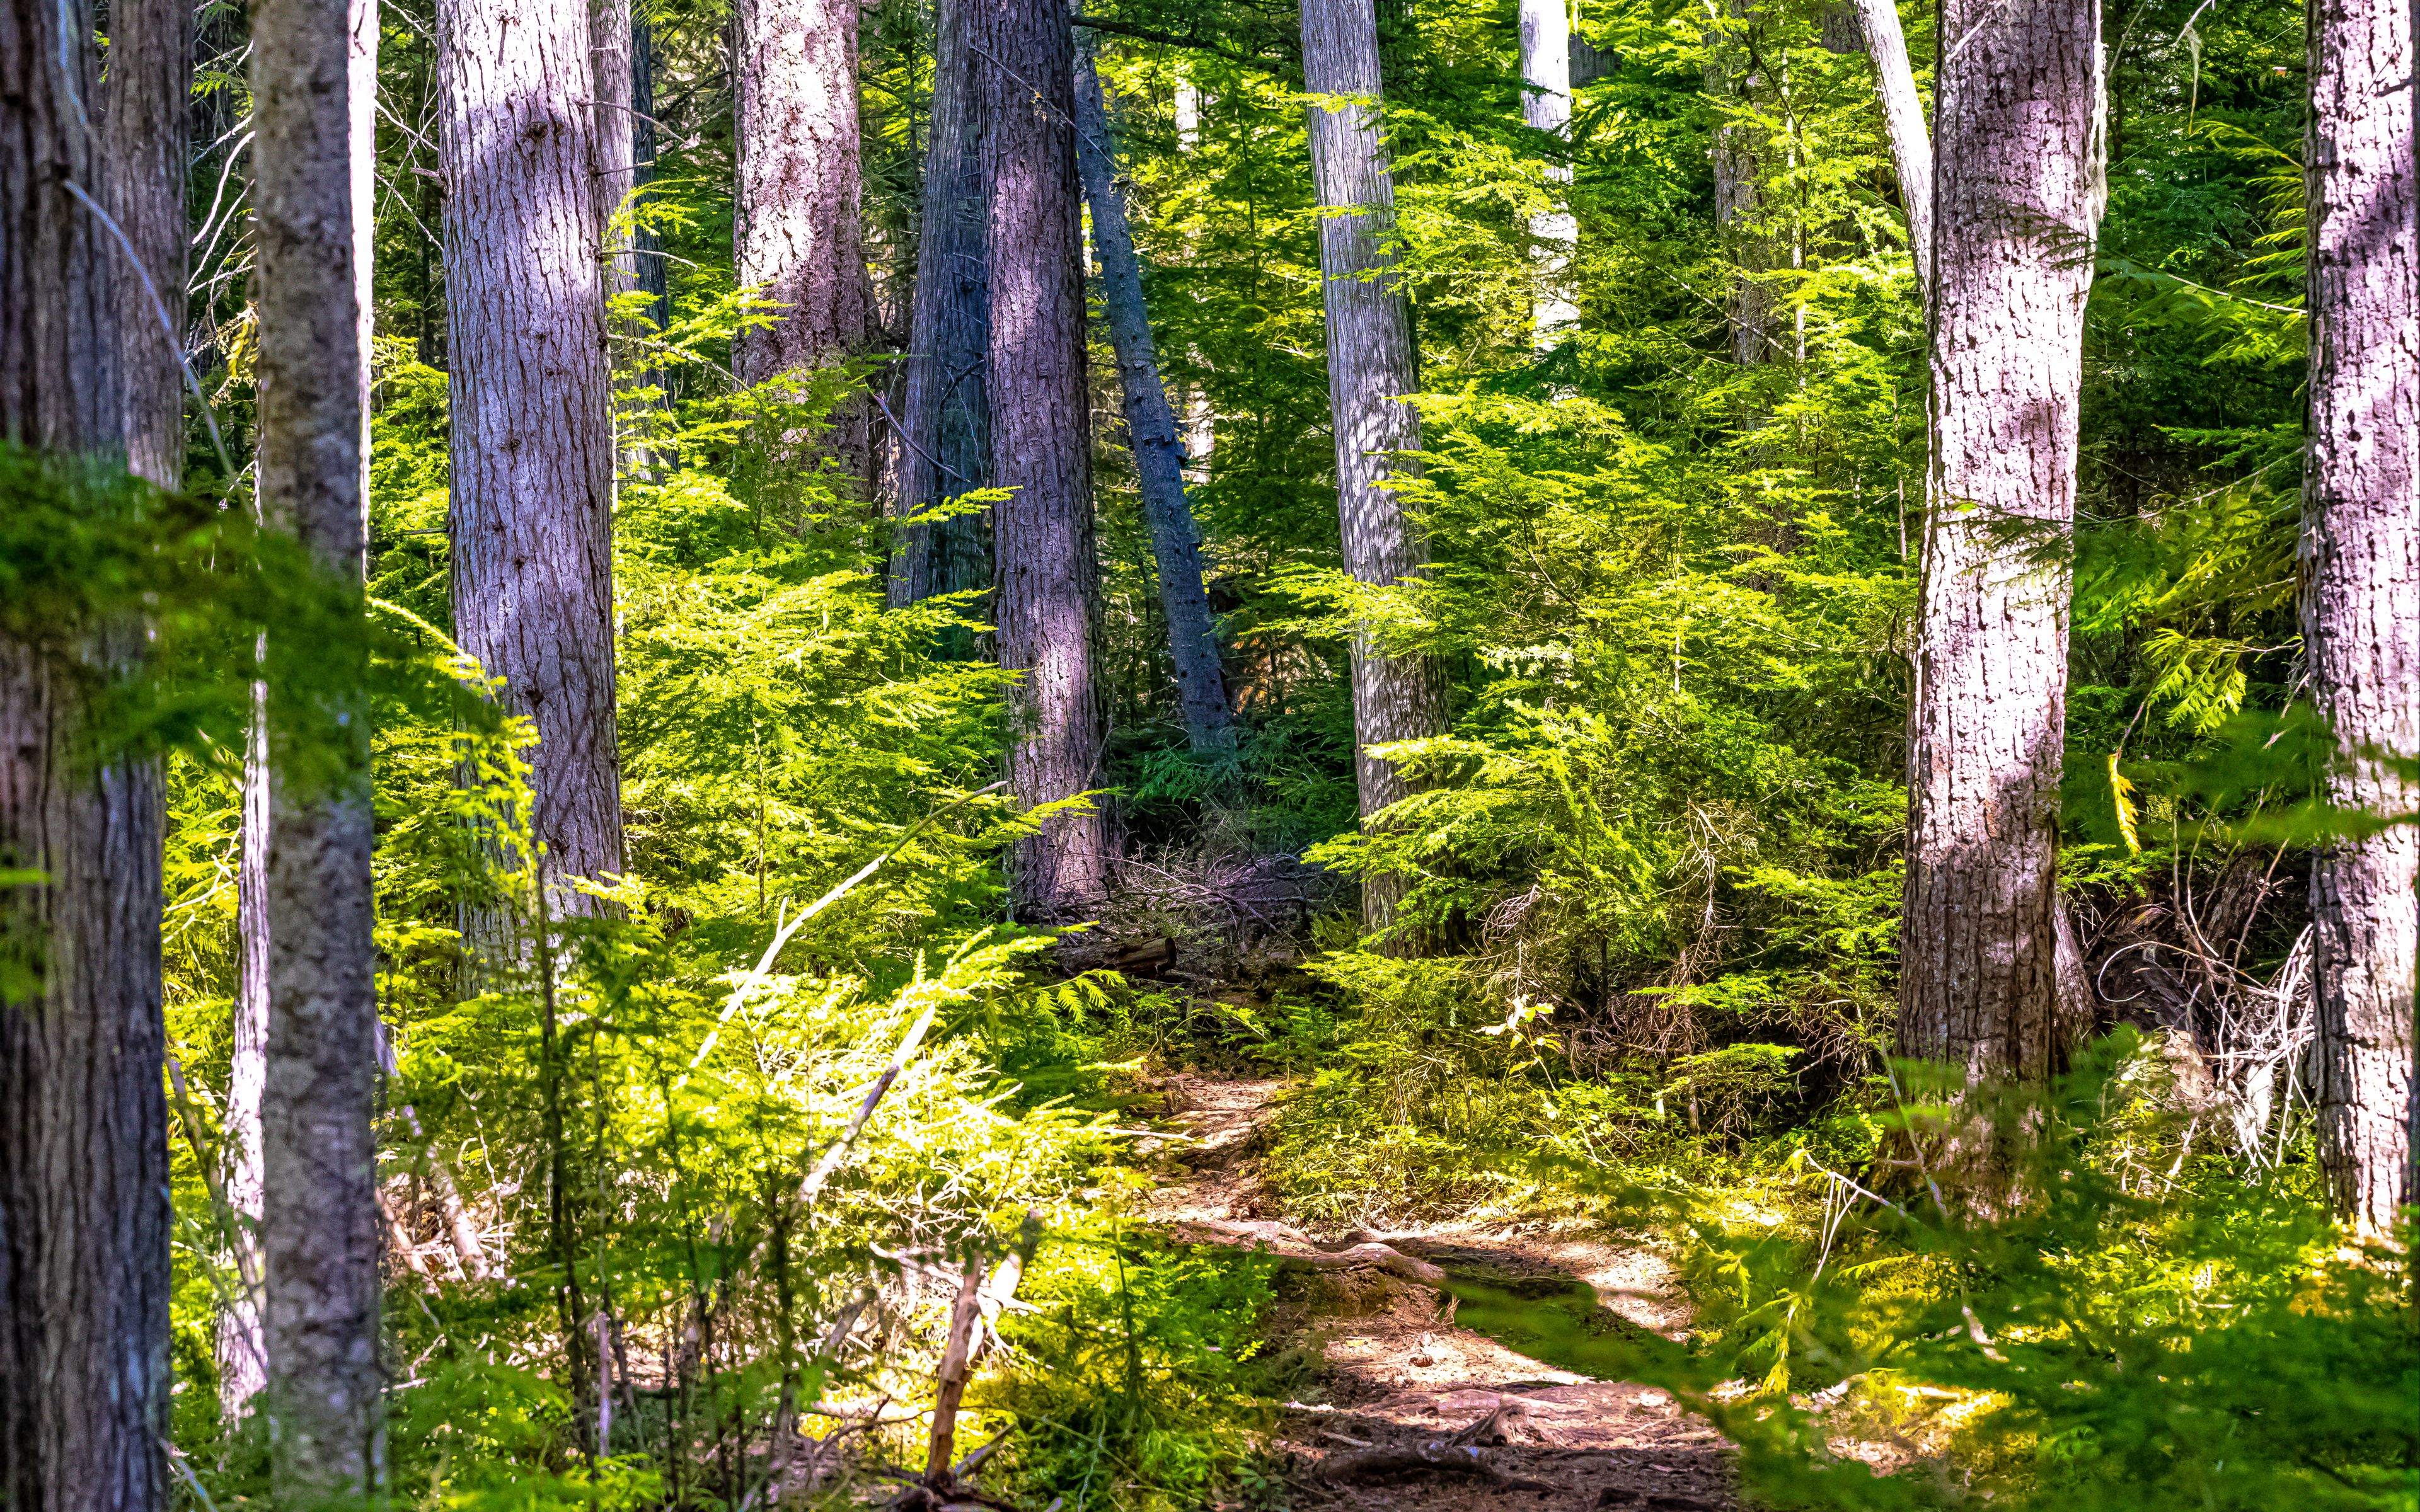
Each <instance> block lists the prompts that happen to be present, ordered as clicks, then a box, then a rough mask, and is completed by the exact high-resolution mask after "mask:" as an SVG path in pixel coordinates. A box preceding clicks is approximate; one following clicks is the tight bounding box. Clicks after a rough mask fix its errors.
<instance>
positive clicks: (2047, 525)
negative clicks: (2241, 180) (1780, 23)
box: [1900, 0, 2102, 1079]
mask: <svg viewBox="0 0 2420 1512" xmlns="http://www.w3.org/2000/svg"><path fill="white" fill-rule="evenodd" d="M1941 24H1942V34H1943V35H1944V36H1950V37H1959V38H1962V39H1965V40H1964V41H1963V42H1962V51H1961V52H1960V53H1959V54H1957V56H1956V57H1955V58H1954V59H1953V60H1952V62H1951V63H1950V64H1949V65H1948V66H1947V67H1946V68H1945V69H1943V70H1942V73H1941V82H1940V89H1941V108H1940V113H1939V114H1940V116H1941V119H1942V121H1943V123H1944V128H1945V129H1944V131H1943V132H1942V136H1941V142H1940V147H1939V160H1938V170H1939V177H1938V178H1937V179H1936V181H1935V187H1934V193H1935V195H1936V201H1935V211H1936V220H1935V223H1934V224H1935V236H1934V241H1935V251H1936V255H1937V267H1938V270H1939V277H1940V285H1939V287H1938V289H1937V290H1936V295H1935V299H1934V326H1933V333H1932V393H1933V399H1932V402H1933V416H1932V428H1933V451H1932V488H1931V508H1930V510H1929V511H1928V513H1927V516H1926V520H1925V526H1924V565H1923V585H1922V589H1921V608H1920V609H1919V614H1920V629H1919V640H1918V642H1917V647H1916V669H1915V671H1916V678H1915V688H1914V693H1913V697H1912V700H1911V702H1910V707H1909V711H1908V868H1907V906H1906V914H1905V921H1904V923H1903V925H1902V935H1901V939H1902V944H1901V949H1900V963H1901V964H1900V1045H1901V1048H1902V1049H1903V1050H1904V1051H1905V1053H1907V1054H1909V1055H1911V1056H1918V1057H1924V1058H1926V1059H1930V1060H1940V1061H1949V1062H1954V1063H1957V1064H1959V1065H1962V1067H1964V1068H1965V1070H1966V1072H1967V1073H1968V1074H1969V1076H1970V1077H1976V1078H1981V1077H2000V1076H2014V1077H2024V1078H2033V1079H2039V1078H2040V1077H2042V1076H2045V1075H2047V1074H2048V1073H2049V1072H2050V1071H2051V1070H2052V1063H2053V1059H2054V1057H2055V1053H2056V1049H2057V1040H2058V1034H2057V1026H2058V998H2059V987H2058V970H2057V918H2056V906H2057V898H2058V891H2057V879H2056V872H2057V854H2058V784H2059V757H2060V746H2061V743H2062V742H2063V740H2064V739H2065V737H2066V727H2067V699H2066V688H2067V613H2068V576H2069V566H2068V550H2069V547H2070V532H2071V527H2072V525H2073V523H2074V518H2075V465H2076V407H2077V396H2078V391H2079V389H2080V388H2081V385H2082V381H2083V337H2084V301H2085V295H2086V291H2087V290H2088V289H2089V287H2090V285H2091V278H2092V249H2093V243H2094V238H2095V235H2096V233H2097V231H2098V228H2099V224H2100V215H2101V204H2102V195H2101V189H2100V183H2101V178H2100V162H2099V161H2098V155H2099V150H2100V142H2099V135H2098V124H2099V121H2098V104H2099V99H2100V93H2101V71H2100V58H2101V43H2100V14H2099V7H2098V5H2097V4H2095V3H2094V0H2027V3H2024V4H2022V5H2018V6H2016V7H2014V8H2010V7H2009V6H2008V5H2007V4H2006V3H2005V0H1950V3H1949V5H1948V6H1947V8H1946V9H1945V10H1944V12H1943V14H1942V22H1941Z"/></svg>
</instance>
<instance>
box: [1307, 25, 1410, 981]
mask: <svg viewBox="0 0 2420 1512" xmlns="http://www.w3.org/2000/svg"><path fill="white" fill-rule="evenodd" d="M1302 62H1303V81H1304V86H1305V88H1307V89H1308V90H1309V91H1310V92H1311V94H1313V95H1328V96H1336V95H1345V96H1354V97H1359V98H1361V99H1366V100H1372V101H1374V100H1376V99H1377V98H1378V94H1379V79H1378V35H1377V22H1376V18H1375V16H1374V13H1373V10H1372V8H1371V0H1305V3H1304V5H1303V8H1302ZM1308 114H1309V116H1310V126H1311V175H1312V177H1314V178H1315V179H1316V180H1317V188H1318V193H1319V204H1320V207H1321V208H1323V209H1325V210H1340V209H1341V210H1342V211H1344V212H1345V213H1342V214H1326V215H1323V216H1322V217H1321V218H1320V222H1319V271H1320V293H1321V299H1322V302H1323V303H1324V305H1325V306H1326V316H1327V400H1328V406H1329V409H1330V410H1331V412H1332V417H1333V419H1332V424H1333V427H1334V430H1335V433H1336V514H1337V521H1338V524H1339V526H1340V527H1341V529H1342V536H1343V544H1344V569H1345V570H1346V571H1347V572H1349V573H1351V574H1352V575H1353V576H1354V578H1355V579H1357V580H1358V581H1361V582H1365V583H1373V584H1384V583H1399V582H1404V581H1406V580H1408V579H1413V578H1417V577H1419V576H1421V575H1422V574H1424V573H1425V572H1426V571H1427V569H1428V563H1429V548H1428V542H1427V541H1426V539H1424V538H1423V537H1422V536H1421V535H1420V533H1419V532H1418V531H1416V530H1414V529H1413V528H1412V524H1411V521H1409V520H1408V519H1406V518H1404V510H1403V505H1402V502H1401V501H1399V500H1398V499H1397V498H1396V496H1395V495H1394V494H1392V493H1390V492H1388V490H1387V488H1386V487H1385V486H1384V485H1385V484H1386V482H1387V480H1388V479H1389V478H1393V477H1399V476H1404V475H1408V474H1411V473H1413V472H1414V471H1416V470H1417V468H1418V465H1419V464H1418V462H1417V461H1416V460H1415V459H1414V458H1413V457H1411V456H1408V455H1404V454H1406V453H1413V452H1417V451H1419V444H1420V420H1419V412H1418V411H1416V410H1414V409H1412V407H1411V406H1410V405H1409V404H1407V403H1405V402H1404V400H1405V397H1406V396H1407V395H1409V394H1410V393H1413V392H1414V391H1415V390H1416V389H1417V388H1418V387H1419V374H1418V371H1417V364H1416V360H1415V358H1414V356H1413V351H1412V322H1411V311H1410V309H1409V307H1408V305H1407V304H1406V302H1405V301H1404V291H1403V287H1402V285H1401V284H1400V282H1399V281H1398V280H1397V279H1395V278H1394V277H1392V276H1390V274H1389V270H1391V269H1392V268H1393V267H1394V262H1395V259H1394V255H1393V254H1392V253H1391V252H1389V251H1388V248H1387V242H1388V239H1389V238H1391V237H1392V236H1393V234H1394V219H1395V185H1394V180H1393V178H1392V177H1389V175H1388V170H1387V157H1386V148H1385V147H1384V145H1383V144H1382V143H1381V141H1380V140H1379V135H1378V122H1377V119H1376V116H1375V115H1374V113H1373V109H1372V107H1371V105H1369V104H1362V103H1342V102H1340V103H1339V104H1338V105H1337V106H1336V107H1335V108H1332V109H1331V108H1329V107H1327V106H1326V105H1323V104H1318V103H1313V104H1312V105H1311V107H1310V110H1309V112H1308ZM1444 729H1445V682H1444V677H1443V675H1442V671H1441V669H1439V668H1438V667H1437V666H1436V664H1435V661H1434V659H1433V658H1430V657H1428V656H1398V655H1391V654H1389V653H1388V652H1387V651H1386V650H1385V649H1384V648H1382V647H1380V646H1379V645H1378V644H1377V643H1376V642H1375V641H1374V640H1373V639H1372V638H1371V637H1370V636H1368V635H1367V634H1358V635H1356V637H1355V638H1354V642H1353V740H1354V746H1355V749H1356V752H1357V758H1356V776H1357V779H1358V785H1359V789H1360V799H1361V818H1362V822H1363V823H1364V824H1365V825H1366V824H1367V823H1369V822H1370V820H1371V819H1372V817H1373V816H1374V815H1375V814H1376V813H1377V812H1378V811H1379V810H1382V809H1384V808H1386V807H1387V806H1388V805H1389V804H1391V803H1394V802H1395V801H1396V800H1398V799H1400V798H1403V797H1404V796H1405V795H1408V794H1409V793H1410V792H1411V788H1410V785H1409V784H1408V783H1407V782H1406V781H1405V780H1404V775H1403V773H1402V772H1401V771H1400V770H1398V769H1397V768H1396V766H1395V765H1394V764H1393V763H1391V762H1387V761H1382V760H1380V759H1379V758H1378V757H1376V756H1373V755H1372V754H1371V748H1372V747H1373V746H1383V745H1386V744H1388V742H1390V741H1397V740H1413V739H1417V738H1419V737H1420V736H1424V735H1434V734H1436V733H1440V732H1441V731H1443V730H1444ZM1407 885H1408V884H1407V883H1406V881H1405V879H1404V878H1402V877H1400V876H1396V875H1392V874H1381V875H1369V876H1365V877H1363V878H1362V882H1361V914H1362V920H1363V922H1364V923H1365V924H1366V925H1367V926H1368V927H1369V928H1370V929H1372V930H1373V931H1375V930H1382V929H1387V928H1388V927H1389V926H1391V925H1392V923H1393V921H1394V917H1395V907H1396V904H1397V903H1400V902H1401V901H1402V899H1403V896H1404V891H1405V889H1406V887H1407ZM1395 938H1396V943H1397V944H1398V945H1399V946H1408V944H1409V943H1410V942H1408V941H1406V940H1404V939H1403V938H1402V937H1401V935H1400V933H1399V934H1398V935H1397V936H1396V937H1395Z"/></svg>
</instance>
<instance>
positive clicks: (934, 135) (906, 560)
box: [890, 0, 991, 605]
mask: <svg viewBox="0 0 2420 1512" xmlns="http://www.w3.org/2000/svg"><path fill="white" fill-rule="evenodd" d="M982 3H983V0H939V4H938V5H937V6H936V7H935V12H934V20H933V28H934V31H933V37H934V42H933V118H932V125H931V127H930V136H929V137H928V139H927V144H926V147H925V151H924V204H923V230H922V233H921V235H920V236H919V238H918V240H917V244H916V294H915V309H914V312H913V315H912V316H911V322H910V330H909V332H908V342H907V362H906V364H905V365H906V368H907V374H906V382H905V384H904V385H903V392H902V400H901V403H902V409H901V411H900V416H899V420H900V424H901V425H902V426H903V427H904V430H905V434H904V436H903V437H902V452H903V455H902V456H901V457H900V461H899V511H900V514H901V516H902V517H912V516H914V515H916V514H919V513H921V512H923V511H925V510H929V509H931V508H933V507H934V506H935V505H937V504H941V503H946V502H948V501H951V500H953V499H956V498H957V497H959V496H960V495H962V494H965V493H967V492H968V491H970V489H974V488H979V487H981V486H983V485H984V477H985V471H986V470H987V469H988V468H989V466H990V457H991V441H990V422H989V419H988V407H987V405H986V404H985V393H984V348H985V344H986V341H987V339H988V338H987V335H986V331H987V323H988V321H989V318H990V309H991V299H990V292H989V290H990V278H991V275H990V246H991V240H990V238H989V236H988V235H987V226H986V224H985V214H986V211H985V204H984V192H983V161H982V155H981V149H982V143H983V138H984V130H983V125H984V97H983V95H982V93H981V92H980V91H979V90H978V89H977V88H976V87H975V85H976V83H977V80H976V78H975V75H974V73H973V72H972V69H974V68H975V67H977V66H982V60H981V59H979V58H977V57H976V56H975V55H974V54H973V53H972V51H971V50H970V48H969V46H968V44H969V42H970V40H971V35H970V27H971V26H972V23H973V22H974V19H975V11H976V7H977V6H978V5H980V4H982ZM990 580H991V561H990V549H989V548H988V547H987V546H986V545H985V525H984V519H983V517H982V516H981V515H980V514H972V513H970V514H965V515H959V516H956V517H953V518H950V519H947V520H940V521H936V522H934V523H932V524H929V525H908V526H906V527H904V528H903V529H902V530H901V531H900V532H899V542H898V546H897V548H896V549H895V551H894V554H893V555H892V562H891V586H890V594H891V602H892V604H894V605H897V604H912V603H915V602H916V601H917V600H919V599H924V598H931V597H933V596H935V595H936V594H954V593H963V592H965V591H967V590H969V589H974V588H981V587H983V586H984V585H985V584H986V583H988V582H989V581H990Z"/></svg>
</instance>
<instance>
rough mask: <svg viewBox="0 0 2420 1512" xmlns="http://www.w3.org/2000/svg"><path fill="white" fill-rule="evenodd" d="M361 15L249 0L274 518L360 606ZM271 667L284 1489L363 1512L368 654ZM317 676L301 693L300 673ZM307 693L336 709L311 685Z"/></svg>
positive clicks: (272, 1402)
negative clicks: (357, 30)
mask: <svg viewBox="0 0 2420 1512" xmlns="http://www.w3.org/2000/svg"><path fill="white" fill-rule="evenodd" d="M360 19H361V18H360V15H359V13H358V12H357V11H356V12H354V13H353V14H348V7H347V4H346V0H256V7H255V9H254V13H253V45H252V89H253V121H254V130H255V131H256V133H257V134H256V137H255V139H254V144H253V162H254V165H255V179H254V191H253V193H254V204H255V206H256V210H255V214H256V217H257V224H258V227H259V230H258V239H259V248H260V252H259V258H260V261H259V271H258V273H257V275H256V276H257V279H258V308H259V330H260V355H259V392H260V433H259V450H258V470H259V484H258V492H259V499H260V510H261V518H262V521H263V523H264V524H266V525H268V526H269V527H270V528H271V529H273V530H281V531H287V532H292V533H293V535H294V536H295V537H296V538H297V539H298V540H299V541H300V542H301V543H302V546H303V548H304V549H305V550H306V552H307V553H308V554H309V555H310V556H311V558H312V559H313V560H314V561H315V562H316V563H318V565H319V566H320V567H321V568H322V569H323V570H324V571H325V572H326V573H327V574H328V577H329V583H330V586H331V588H332V590H334V591H336V592H340V593H341V594H344V595H345V597H346V598H347V599H348V600H349V601H351V602H354V603H358V601H359V595H360V592H361V580H362V567H363V556H362V552H363V546H364V542H365V535H366V532H365V519H364V516H363V505H364V500H363V496H362V450H361V449H362V363H363V358H364V355H365V354H364V353H363V350H362V322H361V293H360V288H359V285H358V284H357V282H356V278H355V271H356V259H357V258H358V257H359V255H360V247H359V243H358V241H357V239H356V237H355V235H354V216H355V213H356V207H355V200H356V195H355V188H354V186H355V181H356V177H357V174H356V169H357V165H358V164H357V159H356V155H355V154H354V153H353V152H352V151H351V150H350V148H349V144H350V140H351V137H352V133H353V130H354V126H353V122H354V119H355V116H356V112H355V110H354V100H356V98H357V97H358V96H359V94H360V93H361V85H364V84H365V83H369V82H371V81H370V80H364V79H362V78H361V77H360V74H361V70H360V69H358V68H357V67H355V65H354V63H353V57H354V46H353V33H354V23H356V22H358V21H359V20H360ZM374 79H375V75H374V74H373V75H371V80H374ZM332 657H333V658H336V660H335V664H334V665H331V664H330V661H331V658H332ZM269 664H270V669H271V675H270V678H269V766H270V820H269V856H268V864H267V867H266V873H267V876H266V880H267V883H268V889H267V900H266V901H267V907H266V914H267V923H268V926H269V1034H268V1053H267V1075H266V1078H265V1082H264V1085H263V1088H262V1092H261V1170H262V1176H263V1179H264V1184H263V1191H262V1197H261V1236H262V1250H263V1253H264V1255H265V1257H266V1259H267V1262H268V1263H267V1266H266V1272H265V1273H266V1277H267V1283H268V1285H267V1290H268V1299H267V1307H266V1309H265V1311H266V1314H267V1316H266V1319H265V1324H266V1327H265V1330H264V1331H265V1333H266V1335H267V1336H268V1342H269V1379H268V1381H267V1383H266V1385H265V1386H264V1388H263V1391H262V1400H263V1401H264V1402H265V1404H266V1405H267V1408H268V1411H269V1413H270V1423H271V1432H270V1480H271V1486H272V1488H273V1489H274V1490H275V1492H276V1496H277V1500H278V1503H279V1504H280V1505H287V1506H296V1507H309V1506H314V1505H328V1504H334V1503H338V1502H343V1503H346V1504H353V1503H356V1502H358V1501H359V1500H361V1499H364V1498H366V1497H367V1496H368V1495H369V1494H370V1492H371V1491H372V1490H373V1489H375V1488H376V1486H377V1483H378V1479H379V1462H380V1448H379V1441H380V1434H379V1370H378V1320H379V1284H378V1283H379V1276H378V1262H379V1218H378V1148H377V1143H376V1141H375V1139H374V1138H373V1137H372V1134H371V1113H372V1104H373V1102H374V1099H375V1095H376V1088H377V1074H378V1050H377V1043H378V1041H377V1030H378V995H377V989H376V985H375V982H374V980H373V977H372V951H371V943H370V926H371V918H370V915H371V904H370V831H371V816H370V765H369V755H370V752H369V710H368V703H367V701H366V699H365V697H364V696H363V693H362V691H361V690H362V689H364V688H365V687H366V686H367V683H368V673H369V668H368V663H367V658H366V656H364V655H363V654H362V653H361V652H360V651H358V650H354V651H351V652H347V651H345V650H344V649H343V648H341V647H324V646H310V647H302V646H280V645H278V644H277V643H276V642H275V641H274V640H271V645H270V663H269ZM304 666H308V667H310V668H311V669H312V671H313V678H312V680H311V681H309V682H305V681H303V680H302V679H300V678H297V677H295V676H294V675H293V672H294V671H299V670H300V669H301V668H302V667H304ZM281 673H283V675H281ZM314 683H316V684H317V685H318V687H333V688H334V694H333V696H331V695H326V694H319V695H314V694H312V693H310V692H306V691H304V689H306V688H309V687H312V686H313V685H314Z"/></svg>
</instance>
